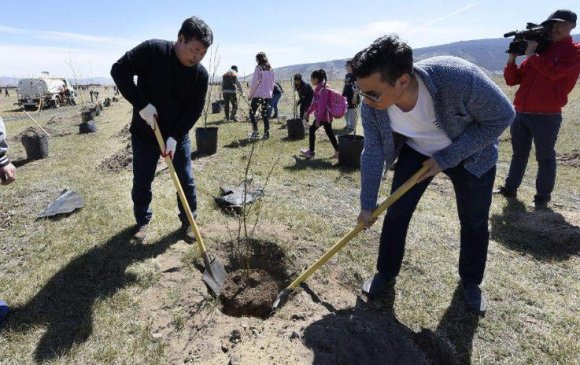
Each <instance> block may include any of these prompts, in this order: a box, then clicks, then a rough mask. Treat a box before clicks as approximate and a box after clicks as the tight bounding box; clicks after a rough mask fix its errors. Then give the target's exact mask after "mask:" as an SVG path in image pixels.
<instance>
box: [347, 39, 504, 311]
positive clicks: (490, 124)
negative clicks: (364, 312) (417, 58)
mask: <svg viewBox="0 0 580 365" xmlns="http://www.w3.org/2000/svg"><path fill="white" fill-rule="evenodd" d="M352 69H353V73H354V76H355V77H356V78H357V84H358V90H359V94H360V95H361V96H362V97H363V105H362V107H361V116H362V123H363V127H364V132H365V146H364V150H363V152H362V156H361V195H360V199H361V211H360V214H359V216H358V218H357V220H358V222H360V223H363V224H364V225H365V227H370V226H371V225H372V224H373V223H374V221H373V220H371V211H372V210H373V209H375V207H376V205H377V195H378V191H379V185H380V182H381V176H382V170H383V166H384V165H385V163H386V164H387V166H390V165H391V164H392V163H393V161H394V160H395V158H396V157H397V156H398V160H397V164H396V166H395V174H394V177H393V183H392V187H391V190H392V191H395V190H396V189H397V188H398V187H399V186H401V185H402V184H403V183H404V182H405V181H406V180H407V179H409V178H410V177H411V176H412V175H413V174H414V173H415V172H417V171H418V170H419V169H420V168H421V167H422V166H428V167H429V169H428V171H427V172H426V173H425V174H424V175H423V176H421V177H420V178H419V182H418V183H417V185H415V186H414V187H413V188H412V189H411V190H409V191H408V192H407V193H406V194H404V195H403V196H402V197H401V198H400V199H399V200H398V201H397V202H395V203H394V204H393V205H392V206H391V207H390V208H389V209H388V211H387V214H386V217H385V220H384V223H383V230H382V233H381V238H380V247H379V255H378V260H377V271H378V272H377V274H375V275H374V276H373V277H372V278H370V279H368V280H367V281H366V282H365V283H364V285H363V291H364V292H365V293H366V294H367V295H368V296H369V298H370V299H374V298H376V297H378V296H379V295H381V294H383V293H384V292H385V291H386V290H387V289H388V288H389V287H392V286H393V285H394V284H395V279H396V277H397V275H398V274H399V271H400V269H401V263H402V260H403V255H404V250H405V239H406V235H407V230H408V227H409V221H410V220H411V216H412V215H413V212H414V211H415V208H416V207H417V204H418V203H419V200H420V199H421V196H422V195H423V193H424V192H425V190H426V189H427V186H428V185H429V183H430V182H431V180H432V179H433V176H435V175H436V174H438V173H439V172H443V173H445V174H446V175H447V176H448V177H449V178H450V179H451V181H452V183H453V187H454V190H455V197H456V202H457V212H458V215H459V221H460V224H461V239H460V240H461V246H460V253H459V276H460V278H461V285H462V288H463V297H464V299H465V303H466V305H467V308H468V309H469V310H471V311H473V312H475V313H483V312H484V311H485V309H486V301H485V298H484V296H483V295H482V293H481V290H480V288H479V285H480V284H481V282H482V280H483V274H484V270H485V262H486V259H487V247H488V242H489V230H488V216H489V207H490V204H491V195H492V188H493V182H494V179H495V163H496V161H497V157H498V149H497V145H498V137H499V136H500V135H501V133H502V132H503V131H504V130H505V129H506V128H507V127H508V126H509V125H510V123H511V122H512V120H513V118H514V110H513V108H512V106H511V104H510V101H509V100H508V99H507V97H506V96H505V95H504V94H503V93H502V91H501V90H500V89H499V88H498V87H497V85H495V84H494V83H493V81H491V80H490V79H489V78H488V77H487V76H486V75H485V74H484V73H483V72H482V71H481V70H480V69H479V68H478V67H477V66H475V65H473V64H471V63H469V62H467V61H464V60H462V59H459V58H454V57H435V58H431V59H427V60H424V61H421V62H418V63H416V64H413V52H412V50H411V48H410V47H409V46H408V45H407V44H406V43H404V42H403V41H401V40H400V39H399V38H398V37H397V36H396V35H389V36H384V37H381V38H378V39H377V40H375V41H374V42H373V43H372V44H371V45H370V46H369V47H367V48H366V49H364V50H362V51H360V52H359V53H357V54H356V56H355V57H354V58H353V60H352Z"/></svg>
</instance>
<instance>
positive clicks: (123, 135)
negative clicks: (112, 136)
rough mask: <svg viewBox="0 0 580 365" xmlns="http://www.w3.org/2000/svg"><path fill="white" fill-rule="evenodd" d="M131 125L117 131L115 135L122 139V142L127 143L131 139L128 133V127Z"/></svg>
mask: <svg viewBox="0 0 580 365" xmlns="http://www.w3.org/2000/svg"><path fill="white" fill-rule="evenodd" d="M130 126H131V125H130V124H127V125H125V126H124V127H123V129H121V131H119V133H117V137H119V138H122V139H123V140H125V139H126V140H127V141H129V140H130V139H131V132H129V127H130Z"/></svg>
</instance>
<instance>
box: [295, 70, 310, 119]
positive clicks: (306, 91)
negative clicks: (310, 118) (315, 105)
mask: <svg viewBox="0 0 580 365" xmlns="http://www.w3.org/2000/svg"><path fill="white" fill-rule="evenodd" d="M294 87H295V88H296V91H298V102H297V103H296V106H300V119H302V118H304V113H305V112H306V110H307V109H308V107H309V106H310V104H312V98H313V97H314V90H312V86H311V85H310V83H308V82H304V81H302V75H301V74H295V75H294Z"/></svg>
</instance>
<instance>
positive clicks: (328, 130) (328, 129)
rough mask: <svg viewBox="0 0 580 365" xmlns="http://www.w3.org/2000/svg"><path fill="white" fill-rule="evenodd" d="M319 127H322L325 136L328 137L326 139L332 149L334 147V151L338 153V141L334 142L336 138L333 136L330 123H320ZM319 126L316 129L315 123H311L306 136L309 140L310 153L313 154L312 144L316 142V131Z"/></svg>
mask: <svg viewBox="0 0 580 365" xmlns="http://www.w3.org/2000/svg"><path fill="white" fill-rule="evenodd" d="M320 125H322V126H323V127H324V131H325V132H326V135H327V136H328V139H330V143H332V147H334V150H335V151H338V141H337V140H336V137H335V136H334V131H333V130H332V125H331V124H330V123H320ZM320 125H319V126H318V127H317V126H316V121H314V123H312V125H311V126H310V133H309V135H308V138H309V142H310V146H309V148H310V151H312V152H314V143H315V141H316V130H317V129H318V128H320Z"/></svg>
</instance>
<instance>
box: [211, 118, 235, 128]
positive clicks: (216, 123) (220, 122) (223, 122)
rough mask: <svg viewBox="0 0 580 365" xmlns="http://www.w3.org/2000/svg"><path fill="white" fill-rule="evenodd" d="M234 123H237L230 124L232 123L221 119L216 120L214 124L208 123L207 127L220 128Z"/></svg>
mask: <svg viewBox="0 0 580 365" xmlns="http://www.w3.org/2000/svg"><path fill="white" fill-rule="evenodd" d="M233 123H235V122H233V121H232V122H230V121H227V120H225V119H220V120H214V121H213V122H207V125H208V126H218V127H219V126H220V125H222V124H233Z"/></svg>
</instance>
